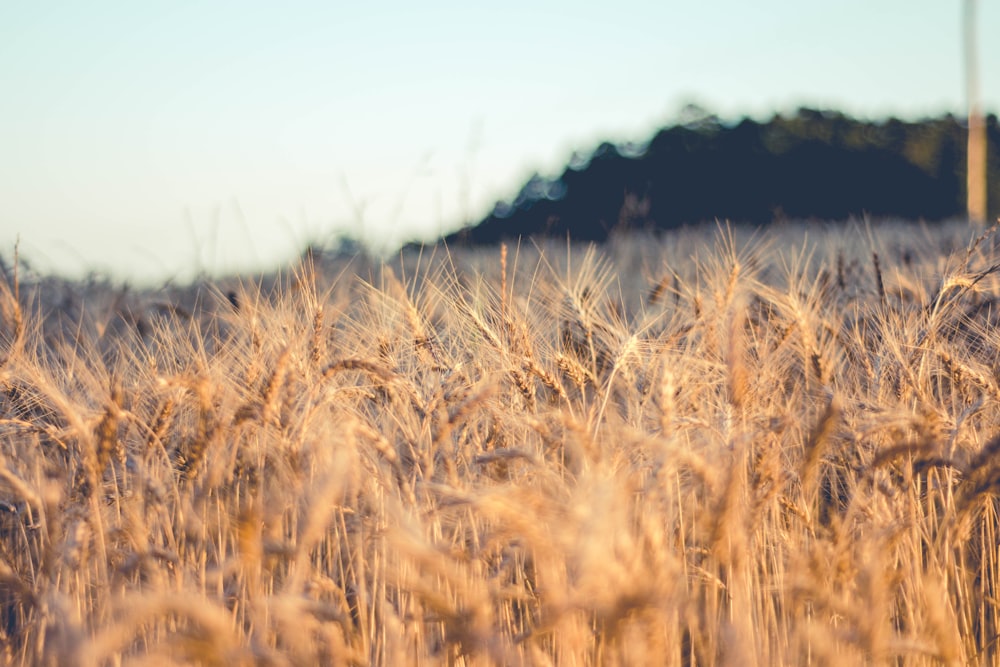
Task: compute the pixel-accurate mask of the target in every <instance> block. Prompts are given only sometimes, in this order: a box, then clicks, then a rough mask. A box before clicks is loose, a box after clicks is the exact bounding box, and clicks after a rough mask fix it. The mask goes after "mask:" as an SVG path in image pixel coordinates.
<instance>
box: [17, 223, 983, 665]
mask: <svg viewBox="0 0 1000 667" xmlns="http://www.w3.org/2000/svg"><path fill="white" fill-rule="evenodd" d="M979 231H980V232H981V230H979ZM993 231H994V230H991V231H989V232H986V233H980V234H979V235H978V236H977V231H976V230H972V229H970V228H969V227H968V226H967V225H950V226H941V227H934V228H925V227H919V226H916V225H903V224H899V225H886V226H880V227H872V228H868V227H866V226H863V225H845V226H839V227H819V226H814V227H812V228H809V229H808V230H807V228H806V227H796V226H787V227H780V228H773V229H771V230H769V231H764V232H759V233H757V234H756V235H751V234H750V233H749V232H746V231H744V230H742V229H739V228H735V229H727V228H716V227H711V228H708V229H707V230H700V231H699V230H690V231H681V232H677V233H674V234H670V235H667V236H665V237H663V238H659V239H657V238H652V237H645V236H642V237H631V238H630V237H620V238H616V239H614V240H613V241H612V242H610V243H609V244H608V245H607V246H606V247H601V248H593V247H591V248H588V247H585V246H568V245H567V244H566V243H565V242H563V243H561V244H560V243H552V244H551V245H543V246H536V245H533V244H529V243H527V242H526V243H524V244H522V245H521V246H520V247H513V246H511V247H507V248H493V249H489V250H475V251H473V250H455V251H451V252H448V251H445V250H443V249H441V248H437V249H433V250H432V249H428V250H425V251H424V252H423V253H422V254H406V255H404V256H402V257H400V258H397V259H396V260H395V261H394V262H390V263H387V264H385V265H382V264H376V263H370V262H367V261H364V260H361V259H356V260H353V261H350V262H349V261H347V260H339V259H335V258H324V257H323V256H322V255H319V254H307V255H306V256H304V257H303V258H302V261H301V262H300V263H299V264H298V265H296V266H295V267H293V268H292V269H290V270H289V271H287V272H286V273H283V274H280V275H276V276H271V277H265V278H260V279H255V280H249V279H244V280H242V281H241V280H237V279H232V280H220V281H217V282H214V283H208V282H206V283H204V284H201V285H196V286H193V287H191V288H184V289H181V288H175V289H169V290H168V289H164V290H159V291H151V290H150V291H134V290H129V289H126V288H123V287H117V286H114V285H109V284H104V283H100V282H91V283H77V284H72V283H64V282H59V281H54V280H49V279H29V278H25V277H24V276H21V277H20V278H18V277H16V276H15V273H14V270H13V267H10V266H7V267H5V271H4V273H5V274H6V276H5V278H4V277H0V316H2V321H0V664H14V665H35V664H45V665H81V666H91V665H118V664H138V665H154V664H155V665H160V664H203V665H213V664H215V665H256V664H260V665H278V666H283V665H314V664H329V665H352V664H358V665H364V664H378V665H403V664H407V665H437V664H449V665H452V664H457V665H549V664H551V665H644V664H648V665H668V666H670V665H844V664H887V665H888V664H892V665H961V664H997V663H998V661H1000V649H998V646H997V639H998V633H1000V590H998V586H1000V515H998V510H1000V504H998V501H997V497H996V494H997V492H998V491H1000V386H998V364H1000V331H998V329H997V319H998V312H997V311H998V309H997V306H1000V275H998V271H1000V264H998V262H1000V259H998V255H1000V253H998V252H997V250H996V249H997V248H998V247H1000V244H998V243H997V240H996V239H995V237H994V234H993Z"/></svg>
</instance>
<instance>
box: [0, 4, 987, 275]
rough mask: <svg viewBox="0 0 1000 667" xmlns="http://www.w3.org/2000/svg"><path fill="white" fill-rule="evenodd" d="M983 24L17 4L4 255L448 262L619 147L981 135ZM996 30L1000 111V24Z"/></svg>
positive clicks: (888, 9) (781, 12)
mask: <svg viewBox="0 0 1000 667" xmlns="http://www.w3.org/2000/svg"><path fill="white" fill-rule="evenodd" d="M964 8H965V3H964V2H963V1H962V0H906V1H903V0H877V1H875V2H872V1H871V0H841V1H840V2H837V3H802V2H791V1H790V0H785V1H782V2H779V1H777V0H761V1H759V2H756V3H747V2H743V1H737V0H717V1H715V2H705V3H694V2H673V1H663V0H660V1H659V2H652V1H649V2H641V1H637V0H619V1H618V2H615V3H605V2H602V3H596V2H582V1H581V0H574V1H573V2H562V1H559V2H544V1H543V2H538V1H537V0H536V1H535V2H531V3H528V2H521V1H520V0H507V1H506V2H504V3H459V2H441V1H439V0H426V1H425V2H423V3H410V2H406V3H404V2H395V1H387V2H382V3H378V4H362V3H350V5H348V3H342V2H337V1H334V2H329V1H325V2H309V1H301V0H300V1H295V0H290V1H289V2H285V3H281V5H280V6H278V5H277V4H275V3H263V2H246V1H244V2H240V3H236V2H213V3H196V2H169V3H168V2H142V3H126V2H121V1H119V2H102V1H97V2H88V3H81V2H64V3H4V4H3V6H2V7H0V86H2V91H3V93H2V94H3V100H4V101H3V105H2V112H0V255H3V256H4V257H9V256H11V255H12V253H13V248H14V244H15V242H17V241H18V239H19V245H20V254H21V255H22V256H23V257H25V258H26V259H27V260H28V261H29V262H30V264H31V266H32V267H34V268H36V269H37V270H40V271H45V272H55V273H59V274H61V275H65V276H70V277H81V276H85V275H87V274H89V273H92V272H98V273H101V274H106V275H109V276H111V277H113V278H114V279H116V280H118V279H120V280H129V281H131V282H133V283H139V284H153V283H157V282H162V281H164V280H178V281H183V280H188V279H190V278H192V277H194V276H195V275H198V274H201V273H210V274H221V273H228V272H232V271H254V270H262V269H266V268H268V267H274V266H276V265H277V264H279V263H281V262H285V261H288V260H289V259H291V258H292V257H294V256H295V255H296V254H298V253H300V252H302V250H303V249H304V248H305V247H306V246H307V245H308V244H310V243H317V244H328V243H330V242H331V241H332V240H333V239H335V238H337V237H339V236H347V237H352V238H356V239H358V240H359V241H360V243H361V244H363V245H364V246H366V247H368V248H370V249H371V250H372V251H373V252H383V253H384V252H392V251H393V250H395V249H396V248H398V247H399V246H400V245H401V244H402V243H405V242H407V241H410V240H418V241H419V240H433V239H435V238H437V237H438V236H440V235H443V234H448V233H452V232H455V231H456V230H458V229H460V228H462V227H463V226H466V225H469V224H472V223H475V222H478V221H481V220H483V219H485V218H487V217H489V216H491V214H492V213H494V212H495V208H494V207H495V204H496V203H497V202H498V201H501V200H503V201H508V202H512V201H513V200H514V199H515V198H516V197H517V196H518V194H519V193H523V192H524V188H525V183H526V182H527V183H529V184H530V183H531V182H532V181H530V180H529V179H531V178H532V176H533V175H536V176H535V182H540V183H545V182H548V181H547V179H552V178H554V177H558V176H559V174H561V173H562V172H563V171H564V170H565V169H566V168H567V165H568V164H573V162H574V160H576V161H580V160H583V161H584V162H586V163H588V164H589V163H590V161H591V159H592V157H593V155H594V151H595V149H597V148H598V147H599V146H600V144H601V143H602V142H610V144H609V145H617V146H621V147H622V148H621V150H620V151H617V152H616V155H617V154H618V153H626V154H627V153H628V150H629V148H628V146H629V145H631V146H634V147H637V148H635V150H636V151H637V152H642V151H644V150H646V147H647V146H648V145H649V142H650V141H651V139H652V138H653V137H654V136H655V135H656V134H657V132H658V130H660V129H661V128H663V127H666V126H669V125H672V124H685V123H686V124H688V125H691V124H692V123H693V124H697V123H702V124H704V122H705V120H706V119H708V123H709V125H712V124H715V126H716V127H722V128H731V127H733V126H735V125H736V124H737V122H738V121H739V119H740V118H742V117H744V116H749V117H751V118H753V119H756V120H757V121H760V122H764V121H767V120H768V119H771V118H773V117H774V115H775V114H776V113H780V114H784V115H785V116H787V117H789V118H794V117H797V116H796V114H797V111H796V110H797V109H799V108H800V107H810V108H812V109H824V110H836V111H838V112H841V113H842V114H844V115H845V118H850V119H859V120H860V121H862V122H864V121H874V120H878V119H884V118H888V117H890V116H894V117H897V118H901V119H904V120H906V121H915V120H918V119H921V118H927V117H942V116H944V114H947V113H952V114H954V116H955V118H956V119H957V120H956V122H959V124H961V122H964V114H965V113H966V107H967V99H966V98H967V91H966V81H965V70H964V60H963V57H964V52H963V48H964V42H963V10H964ZM976 18H977V33H978V35H979V45H978V56H979V63H980V68H979V76H978V81H979V93H980V99H981V103H982V106H983V108H984V109H985V110H986V111H996V110H997V109H1000V41H998V40H997V39H995V35H996V33H997V30H998V29H1000V3H998V2H994V1H990V0H988V1H985V2H979V3H978V9H977V14H976ZM807 120H808V118H807ZM994 121H995V119H994ZM994 124H995V123H994ZM665 145H666V144H665ZM581 156H582V157H581ZM991 159H994V158H993V156H991ZM548 194H549V195H551V194H552V193H548ZM557 194H558V195H559V196H561V193H557ZM624 194H625V193H623V196H624ZM542 198H545V193H543V197H542ZM550 198H553V199H555V198H558V197H557V196H555V195H552V196H551V197H550ZM640 204H641V202H640ZM508 208H509V207H508ZM501 209H503V207H501ZM831 210H835V209H831ZM501 212H502V213H504V214H506V213H509V211H507V210H506V209H504V210H502V211H501ZM778 213H780V211H776V214H778ZM501 217H502V216H501ZM495 218H496V216H493V217H492V218H491V219H495Z"/></svg>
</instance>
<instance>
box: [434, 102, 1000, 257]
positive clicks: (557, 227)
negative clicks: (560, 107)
mask: <svg viewBox="0 0 1000 667" xmlns="http://www.w3.org/2000/svg"><path fill="white" fill-rule="evenodd" d="M986 136H987V155H988V156H989V159H988V164H987V179H988V183H989V190H988V195H987V197H988V202H989V207H988V213H989V214H990V216H991V218H995V217H996V215H997V212H998V208H1000V125H998V122H997V116H996V115H995V114H991V115H989V116H987V118H986ZM966 137H967V127H966V124H965V122H964V119H959V118H956V117H955V116H953V115H951V114H947V115H944V116H941V117H937V118H927V119H923V120H918V121H904V120H900V119H898V118H888V119H885V120H879V121H866V120H858V119H855V118H852V117H849V116H847V115H845V114H843V113H840V112H836V111H826V110H816V109H806V108H802V109H799V110H797V111H796V112H795V113H793V114H788V115H783V114H776V115H774V116H773V117H772V118H771V119H770V120H767V121H764V122H759V121H756V120H754V119H752V118H743V119H742V120H740V121H738V122H735V123H727V122H724V121H722V120H720V119H719V118H718V117H717V116H714V115H710V114H707V113H699V114H697V115H696V116H694V117H689V118H688V119H687V120H686V121H684V122H681V123H678V124H676V125H673V126H670V127H666V128H663V129H661V130H659V131H658V132H657V133H656V134H655V135H654V136H653V137H652V138H651V139H650V140H649V141H648V142H646V143H644V144H623V145H615V144H611V143H608V142H605V143H602V144H600V145H599V146H598V147H597V148H596V149H595V150H594V151H592V152H591V153H590V154H589V155H586V156H580V155H576V156H574V158H573V159H572V160H571V161H570V164H568V165H567V167H566V169H565V170H564V171H563V172H562V174H561V175H559V176H558V177H556V178H544V177H542V176H539V175H537V174H536V175H535V176H533V177H532V178H531V179H529V180H528V182H527V183H526V184H525V185H524V186H523V187H522V188H521V190H520V191H519V192H518V193H517V195H516V196H515V197H513V198H512V199H511V200H509V201H502V202H498V203H497V205H496V206H495V208H494V210H493V212H492V213H491V214H490V215H489V216H487V217H486V218H485V219H484V220H482V221H481V222H479V224H476V225H474V226H471V227H468V228H466V229H464V230H461V231H459V232H457V233H455V234H452V235H451V236H449V237H447V240H448V241H449V242H452V243H460V242H463V241H464V242H471V243H494V242H497V241H499V240H501V239H504V238H516V237H518V236H538V235H555V236H565V235H566V234H567V233H568V234H569V235H570V236H571V237H572V238H574V239H579V240H603V239H605V238H606V237H607V235H608V233H609V232H610V231H611V230H612V229H616V228H629V227H632V228H634V227H644V228H653V229H669V228H672V227H677V226H680V225H683V224H689V223H697V222H700V221H705V220H715V219H720V220H722V219H725V220H730V221H733V222H748V223H754V224H766V223H769V222H773V221H780V220H785V219H787V220H793V219H794V220H811V219H816V220H843V219H847V218H850V217H856V216H868V217H870V218H873V219H880V218H896V219H905V220H927V221H939V220H945V219H949V218H956V217H961V216H964V215H965V204H966V185H965V160H966Z"/></svg>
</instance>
